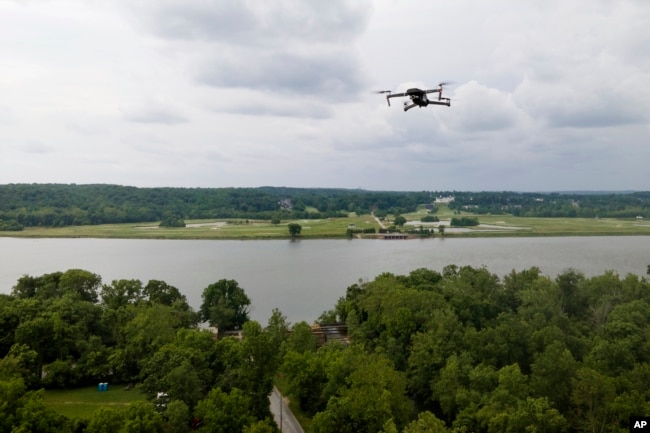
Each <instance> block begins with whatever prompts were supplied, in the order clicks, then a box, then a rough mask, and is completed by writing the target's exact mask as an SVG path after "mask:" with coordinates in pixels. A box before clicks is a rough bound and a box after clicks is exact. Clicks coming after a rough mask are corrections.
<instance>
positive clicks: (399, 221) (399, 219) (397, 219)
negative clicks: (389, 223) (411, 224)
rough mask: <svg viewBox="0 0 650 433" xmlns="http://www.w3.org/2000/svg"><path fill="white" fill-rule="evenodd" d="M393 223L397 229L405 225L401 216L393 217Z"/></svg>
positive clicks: (404, 220)
mask: <svg viewBox="0 0 650 433" xmlns="http://www.w3.org/2000/svg"><path fill="white" fill-rule="evenodd" d="M393 222H394V223H395V225H396V226H398V227H404V224H406V218H404V217H403V216H402V215H395V219H394V220H393Z"/></svg>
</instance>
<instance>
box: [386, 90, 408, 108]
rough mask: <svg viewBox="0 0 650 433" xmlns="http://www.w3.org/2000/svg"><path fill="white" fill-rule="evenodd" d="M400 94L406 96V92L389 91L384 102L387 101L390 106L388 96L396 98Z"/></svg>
mask: <svg viewBox="0 0 650 433" xmlns="http://www.w3.org/2000/svg"><path fill="white" fill-rule="evenodd" d="M402 96H406V93H391V94H388V95H386V102H388V106H389V107H390V98H398V97H402Z"/></svg>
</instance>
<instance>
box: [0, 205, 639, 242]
mask: <svg viewBox="0 0 650 433" xmlns="http://www.w3.org/2000/svg"><path fill="white" fill-rule="evenodd" d="M425 214H426V211H425V210H424V209H419V210H418V211H417V212H413V213H408V214H405V215H403V216H404V217H406V219H407V220H409V221H418V220H419V219H420V218H421V217H422V216H423V215H425ZM435 215H436V216H437V217H438V218H440V220H441V222H442V223H444V224H446V225H448V224H449V220H450V219H451V218H452V217H454V216H456V217H462V216H473V217H477V218H478V220H479V222H480V223H481V224H482V225H483V226H478V227H472V228H470V230H469V231H464V232H462V233H454V232H453V230H448V231H445V237H488V236H510V237H514V236H601V235H616V236H620V235H646V236H648V235H650V221H645V220H636V219H617V218H600V219H595V218H524V217H515V216H511V215H474V214H471V213H467V212H461V213H460V214H454V212H453V211H452V210H450V209H449V208H448V207H447V206H444V205H443V206H439V210H438V212H437V213H436V214H435ZM290 222H295V223H298V224H300V225H301V226H302V233H301V234H300V238H301V239H323V238H345V237H346V230H347V228H348V226H350V225H351V224H354V226H355V228H357V229H364V228H375V229H376V230H378V229H379V225H378V224H377V223H376V222H375V220H374V219H373V217H372V216H371V215H361V216H357V215H356V214H354V213H352V214H350V216H349V217H347V218H324V219H316V220H311V219H309V220H294V221H287V220H283V221H282V222H281V223H280V224H271V222H270V221H264V220H188V221H186V223H187V224H188V226H187V227H182V228H160V227H158V222H151V223H137V224H135V223H131V224H104V225H96V226H71V227H62V228H39V227H30V228H26V229H25V230H23V231H20V232H0V236H7V237H34V238H75V237H86V238H116V239H241V240H245V239H287V238H289V230H288V228H287V224H288V223H290ZM390 224H391V223H390V222H389V221H386V222H385V225H386V226H389V225H390ZM485 225H491V226H496V228H495V227H486V226H485ZM509 227H510V228H511V227H517V228H518V229H517V230H514V229H508V228H509ZM436 235H438V234H436Z"/></svg>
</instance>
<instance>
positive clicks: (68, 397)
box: [45, 385, 146, 418]
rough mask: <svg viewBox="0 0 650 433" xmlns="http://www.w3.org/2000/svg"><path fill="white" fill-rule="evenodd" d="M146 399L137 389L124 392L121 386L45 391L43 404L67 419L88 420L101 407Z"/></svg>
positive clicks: (125, 404) (123, 404)
mask: <svg viewBox="0 0 650 433" xmlns="http://www.w3.org/2000/svg"><path fill="white" fill-rule="evenodd" d="M145 399H146V397H145V395H144V394H142V393H141V392H140V391H138V390H137V389H131V390H129V391H125V390H124V387H123V386H119V385H116V386H114V387H110V386H109V389H108V391H98V390H97V387H94V386H91V387H84V388H74V389H51V390H47V391H45V403H46V404H47V405H48V406H50V407H51V408H52V409H54V410H56V411H57V412H59V413H60V414H61V415H65V416H67V417H68V418H89V417H90V416H91V415H92V414H93V412H95V410H97V409H99V408H100V407H102V406H127V405H128V404H130V403H131V402H134V401H137V400H145Z"/></svg>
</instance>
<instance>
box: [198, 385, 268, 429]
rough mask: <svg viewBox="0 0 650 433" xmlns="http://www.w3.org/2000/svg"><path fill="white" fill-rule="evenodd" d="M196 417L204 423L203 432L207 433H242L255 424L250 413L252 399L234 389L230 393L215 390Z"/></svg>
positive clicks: (202, 404) (218, 389) (200, 407)
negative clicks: (246, 427)
mask: <svg viewBox="0 0 650 433" xmlns="http://www.w3.org/2000/svg"><path fill="white" fill-rule="evenodd" d="M195 414H196V417H197V418H199V419H200V420H201V421H203V425H202V427H201V430H202V431H204V432H205V433H229V432H240V431H243V430H244V427H245V426H248V425H250V424H253V423H254V422H255V418H254V417H253V416H252V415H251V413H250V399H249V398H248V397H246V396H245V395H244V393H243V392H242V391H241V390H239V389H237V388H234V389H233V390H232V391H230V393H225V392H223V391H222V390H221V389H220V388H214V389H212V391H210V393H209V394H208V396H207V397H206V398H205V399H204V400H201V401H200V402H199V404H198V405H197V407H196V412H195Z"/></svg>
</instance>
